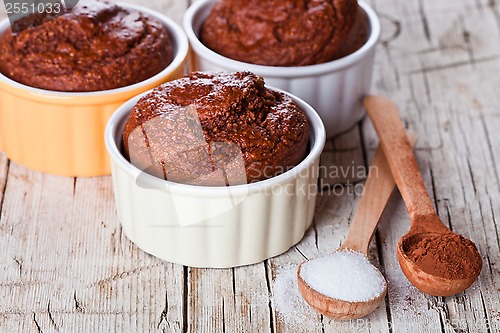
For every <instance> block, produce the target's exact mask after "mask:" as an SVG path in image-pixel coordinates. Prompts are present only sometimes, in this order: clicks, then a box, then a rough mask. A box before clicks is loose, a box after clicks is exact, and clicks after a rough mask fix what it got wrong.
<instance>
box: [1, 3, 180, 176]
mask: <svg viewBox="0 0 500 333" xmlns="http://www.w3.org/2000/svg"><path fill="white" fill-rule="evenodd" d="M120 6H122V7H124V8H130V9H135V10H138V11H141V12H144V13H147V14H149V15H151V16H153V17H155V18H157V19H158V20H160V21H161V22H162V23H163V24H164V25H165V26H166V27H167V29H168V30H169V32H170V36H171V38H172V41H173V43H174V59H173V61H172V62H171V63H170V65H168V66H167V67H166V68H165V69H164V70H163V71H161V72H160V73H158V74H157V75H155V76H153V77H151V78H149V79H147V80H145V81H142V82H139V83H137V84H133V85H130V86H127V87H123V88H118V89H112V90H106V91H98V92H86V93H75V92H56V91H49V90H44V89H37V88H32V87H29V86H26V85H23V84H20V83H18V82H15V81H13V80H11V79H9V78H8V77H6V76H5V75H3V74H1V73H0V150H2V151H3V152H5V153H6V154H7V156H8V157H9V158H10V159H11V160H13V161H15V162H17V163H20V164H23V165H25V166H27V167H29V168H32V169H34V170H38V171H42V172H48V173H53V174H58V175H63V176H72V177H76V176H78V177H91V176H101V175H107V174H109V173H110V167H109V155H108V154H107V152H106V149H105V147H104V143H103V140H102V137H103V135H104V128H105V127H106V123H107V121H108V119H109V117H110V116H111V114H112V113H113V112H114V111H115V110H116V109H117V108H118V107H119V106H120V105H122V104H123V103H124V102H126V101H127V100H129V99H130V98H132V97H134V96H136V95H138V94H140V93H142V92H144V91H147V90H149V89H151V88H154V87H156V86H158V85H160V84H162V83H164V82H166V81H169V80H173V79H177V78H179V77H181V76H183V75H184V70H185V68H184V67H185V63H186V62H187V56H188V49H189V43H188V40H187V38H186V35H185V34H184V32H183V30H182V28H181V27H180V26H178V25H177V24H176V23H175V22H173V21H172V20H170V19H169V18H168V17H166V16H164V15H162V14H160V13H158V12H156V11H153V10H150V9H148V8H144V7H141V6H135V5H130V4H124V3H120ZM8 27H9V20H8V19H5V20H3V21H2V22H0V35H2V34H3V33H4V32H5V30H6V29H7V28H8Z"/></svg>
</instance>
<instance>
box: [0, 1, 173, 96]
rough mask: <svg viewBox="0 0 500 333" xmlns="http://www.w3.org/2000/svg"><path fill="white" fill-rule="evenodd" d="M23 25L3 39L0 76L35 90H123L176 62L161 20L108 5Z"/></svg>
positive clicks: (84, 6) (83, 5)
mask: <svg viewBox="0 0 500 333" xmlns="http://www.w3.org/2000/svg"><path fill="white" fill-rule="evenodd" d="M42 22H43V23H42ZM34 23H36V24H34ZM40 23H41V24H40ZM21 24H27V25H28V26H25V27H22V28H23V29H19V27H17V28H18V29H16V30H20V31H19V32H13V31H12V29H8V30H7V31H6V32H5V33H4V35H3V36H2V37H1V38H0V72H2V73H3V74H4V75H6V76H7V77H9V78H11V79H12V80H14V81H17V82H19V83H22V84H25V85H28V86H31V87H35V88H41V89H46V90H55V91H66V92H90V91H101V90H109V89H114V88H120V87H124V86H128V85H132V84H134V83H138V82H140V81H143V80H146V79H148V78H150V77H152V76H154V75H156V74H158V73H159V72H161V71H162V70H163V69H164V68H166V67H167V66H168V64H170V62H171V61H172V58H173V46H172V42H171V39H170V36H169V32H168V30H167V28H166V27H165V26H164V25H163V24H162V23H161V22H160V21H159V20H157V19H156V18H153V17H152V16H150V15H148V14H145V13H141V12H139V11H136V10H132V9H125V8H122V7H120V6H118V5H116V4H114V3H112V2H110V1H103V0H81V1H80V2H79V3H78V5H77V6H76V7H74V8H73V9H72V10H70V11H69V12H67V13H65V14H63V15H62V16H60V17H58V18H56V19H50V20H49V19H46V18H44V17H40V16H38V17H33V19H32V20H24V22H21Z"/></svg>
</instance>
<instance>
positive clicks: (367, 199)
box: [340, 135, 416, 254]
mask: <svg viewBox="0 0 500 333" xmlns="http://www.w3.org/2000/svg"><path fill="white" fill-rule="evenodd" d="M408 138H409V140H410V142H411V145H412V146H413V145H414V144H415V142H416V137H415V136H414V135H409V136H408ZM395 186H396V183H395V181H394V177H393V176H392V173H391V169H390V167H389V164H388V163H387V159H386V157H385V155H384V151H383V150H382V147H380V146H379V147H378V148H377V151H376V152H375V156H374V157H373V160H372V163H371V165H370V169H369V170H368V177H367V178H366V182H365V189H364V191H363V195H362V196H361V199H360V200H359V203H358V207H357V208H356V213H355V215H354V219H353V220H352V222H351V226H350V228H349V233H348V234H347V237H346V239H345V240H344V242H343V243H342V246H341V247H340V248H341V249H350V250H353V251H357V252H361V253H364V254H368V246H369V245H370V241H371V240H372V238H373V235H374V234H375V230H376V229H377V225H378V222H379V221H380V217H381V216H382V213H383V212H384V209H385V206H386V205H387V202H388V201H389V198H390V197H391V194H392V192H393V191H394V187H395Z"/></svg>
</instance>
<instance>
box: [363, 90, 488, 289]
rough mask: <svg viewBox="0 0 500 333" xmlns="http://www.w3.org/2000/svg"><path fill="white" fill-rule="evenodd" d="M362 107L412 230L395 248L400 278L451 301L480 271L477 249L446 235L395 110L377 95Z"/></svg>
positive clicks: (472, 245) (469, 243)
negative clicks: (399, 194)
mask: <svg viewBox="0 0 500 333" xmlns="http://www.w3.org/2000/svg"><path fill="white" fill-rule="evenodd" d="M364 105H365V108H366V110H367V112H368V115H369V116H370V118H371V120H372V122H373V125H374V126H375V129H376V131H377V133H378V136H379V138H380V142H381V146H382V148H383V150H384V152H385V156H386V157H387V160H388V162H389V166H390V168H391V171H392V174H393V176H394V179H395V180H396V184H397V186H398V188H399V191H400V192H401V195H402V197H403V200H404V202H405V204H406V207H407V209H408V213H409V214H410V219H411V221H412V225H411V228H410V231H409V232H408V233H407V234H406V235H404V236H403V237H401V239H400V240H399V242H398V246H397V256H398V261H399V265H400V266H401V269H402V270H403V273H404V274H405V275H406V277H407V278H408V280H409V281H410V282H411V283H412V284H413V285H414V286H415V287H417V288H418V289H420V290H421V291H423V292H424V293H427V294H430V295H434V296H451V295H455V294H458V293H460V292H462V291H464V290H465V289H467V288H469V287H470V286H471V285H472V283H473V282H474V281H475V280H476V278H477V277H478V276H479V273H480V272H481V268H482V260H481V256H480V254H479V252H478V251H477V248H476V246H475V244H474V243H473V242H472V241H470V240H468V239H466V238H464V237H463V236H461V235H459V234H457V233H454V232H452V231H451V230H449V229H448V228H447V227H446V226H445V225H444V223H443V222H442V221H441V219H440V218H439V216H438V214H437V213H436V210H435V209H434V207H433V205H432V201H431V199H430V198H429V195H428V194H427V190H426V188H425V184H424V182H423V179H422V176H421V174H420V171H419V168H418V164H417V160H416V158H415V155H414V154H413V150H412V148H411V145H410V143H409V142H408V139H407V137H406V134H405V133H406V132H405V129H404V126H403V123H402V122H401V119H400V117H399V113H398V110H397V107H396V105H395V104H394V103H393V102H391V101H390V100H389V99H387V98H384V97H379V96H367V97H365V99H364Z"/></svg>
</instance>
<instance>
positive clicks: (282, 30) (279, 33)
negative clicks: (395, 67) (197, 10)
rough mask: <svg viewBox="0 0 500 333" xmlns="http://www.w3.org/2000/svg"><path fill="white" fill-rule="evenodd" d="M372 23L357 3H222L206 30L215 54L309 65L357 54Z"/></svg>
mask: <svg viewBox="0 0 500 333" xmlns="http://www.w3.org/2000/svg"><path fill="white" fill-rule="evenodd" d="M367 38H368V20H367V18H366V15H365V14H364V12H363V10H362V9H361V7H360V6H359V5H358V2H357V1H356V0H262V1H250V0H217V1H216V2H215V5H214V7H213V8H212V10H211V12H210V14H209V16H208V17H207V19H206V21H205V23H204V25H203V27H202V31H201V40H202V42H203V43H204V44H205V45H206V46H207V47H208V48H210V49H212V50H213V51H215V52H217V53H219V54H221V55H223V56H225V57H228V58H231V59H234V60H239V61H242V62H246V63H252V64H257V65H266V66H306V65H314V64H320V63H325V62H328V61H331V60H335V59H338V58H341V57H344V56H346V55H349V54H351V53H353V52H355V51H356V50H358V49H359V48H360V47H361V46H362V45H363V44H364V43H365V42H366V40H367Z"/></svg>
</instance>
